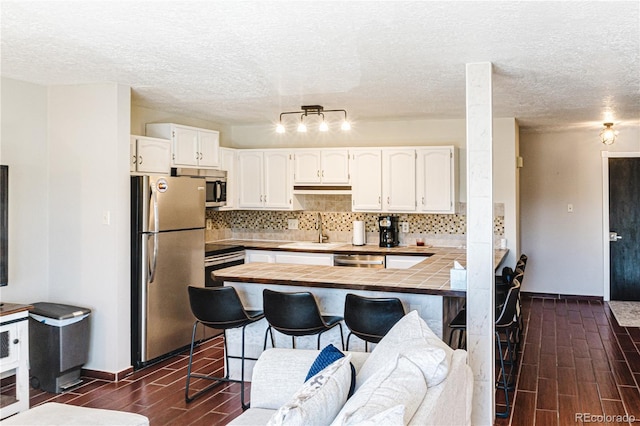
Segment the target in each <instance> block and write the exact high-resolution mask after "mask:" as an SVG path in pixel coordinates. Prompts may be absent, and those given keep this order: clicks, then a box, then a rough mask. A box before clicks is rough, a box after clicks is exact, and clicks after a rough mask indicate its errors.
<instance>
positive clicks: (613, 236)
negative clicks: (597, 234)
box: [609, 231, 622, 242]
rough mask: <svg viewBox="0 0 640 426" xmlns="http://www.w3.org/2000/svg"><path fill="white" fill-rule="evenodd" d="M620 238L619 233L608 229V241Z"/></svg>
mask: <svg viewBox="0 0 640 426" xmlns="http://www.w3.org/2000/svg"><path fill="white" fill-rule="evenodd" d="M621 239H622V237H621V236H620V235H618V233H617V232H611V231H609V241H611V242H616V241H618V240H621Z"/></svg>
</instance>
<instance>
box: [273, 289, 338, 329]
mask: <svg viewBox="0 0 640 426" xmlns="http://www.w3.org/2000/svg"><path fill="white" fill-rule="evenodd" d="M262 296H263V305H262V306H263V310H264V316H265V318H266V319H267V321H268V322H269V325H271V326H272V327H273V328H275V329H276V330H278V331H280V332H282V333H285V334H289V335H296V336H302V335H305V334H308V333H309V332H310V331H311V332H313V331H315V330H319V329H325V328H326V325H325V323H324V321H323V319H322V315H321V314H320V308H318V303H317V302H316V299H315V297H313V294H311V293H310V292H306V291H305V292H296V293H285V292H278V291H273V290H269V289H264V291H263V293H262Z"/></svg>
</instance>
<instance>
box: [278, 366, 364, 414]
mask: <svg viewBox="0 0 640 426" xmlns="http://www.w3.org/2000/svg"><path fill="white" fill-rule="evenodd" d="M351 375H352V373H351V356H350V355H347V356H346V357H342V358H340V359H338V360H337V361H335V362H333V363H332V364H331V365H329V366H328V367H327V368H325V369H324V370H322V371H320V372H319V373H318V374H316V375H315V376H313V377H311V378H310V379H309V380H307V381H306V382H305V383H304V384H303V385H302V387H301V388H299V389H298V391H297V392H296V393H295V395H294V396H293V397H292V398H291V400H290V401H289V402H287V403H286V404H284V405H283V406H282V407H280V408H279V409H278V410H277V411H276V412H275V413H274V414H273V416H272V417H271V419H270V420H269V423H268V425H327V424H329V423H331V421H332V420H333V419H334V418H335V417H336V415H337V414H338V412H339V411H340V409H341V408H342V406H343V405H344V403H345V401H346V400H347V394H348V393H349V388H350V387H351Z"/></svg>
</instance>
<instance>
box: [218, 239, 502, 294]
mask: <svg viewBox="0 0 640 426" xmlns="http://www.w3.org/2000/svg"><path fill="white" fill-rule="evenodd" d="M218 243H223V244H227V243H228V244H236V245H242V246H244V247H245V248H246V249H256V250H286V251H296V252H321V253H339V254H349V253H352V254H355V253H368V254H394V255H404V256H407V255H409V256H430V257H428V258H427V259H425V260H423V261H422V262H420V263H418V264H417V265H415V266H412V267H411V268H409V269H375V268H347V267H339V266H316V265H292V264H276V263H246V264H244V265H238V266H232V267H229V268H225V269H219V270H217V271H214V272H213V274H214V275H215V277H216V279H220V280H223V281H232V282H247V283H260V284H280V285H293V286H304V287H324V288H345V289H352V290H374V291H389V292H400V293H417V294H434V295H438V296H461V297H464V296H465V294H466V291H464V290H452V289H451V287H450V283H449V270H450V269H451V268H452V267H453V262H454V260H457V261H458V262H460V264H462V265H465V263H466V262H465V261H466V250H465V249H459V248H451V247H429V246H425V247H417V246H411V247H407V246H404V247H393V248H384V247H378V246H376V245H366V246H353V245H351V244H349V243H345V244H344V245H343V246H338V247H334V248H331V249H330V250H327V249H321V250H309V249H298V248H294V249H292V248H283V247H282V246H283V245H285V244H287V243H288V242H283V241H252V240H225V241H218ZM289 243H290V241H289ZM507 253H508V250H499V249H496V250H495V252H494V267H495V268H496V269H497V268H498V266H499V265H500V263H501V262H502V260H503V259H504V258H505V256H506V255H507Z"/></svg>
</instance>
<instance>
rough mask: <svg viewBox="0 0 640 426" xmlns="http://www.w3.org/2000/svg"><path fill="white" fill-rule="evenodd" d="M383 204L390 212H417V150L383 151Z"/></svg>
mask: <svg viewBox="0 0 640 426" xmlns="http://www.w3.org/2000/svg"><path fill="white" fill-rule="evenodd" d="M382 203H383V208H382V209H383V210H384V211H389V212H399V211H402V212H410V211H415V210H416V150H415V149H391V148H384V149H383V150H382Z"/></svg>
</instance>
